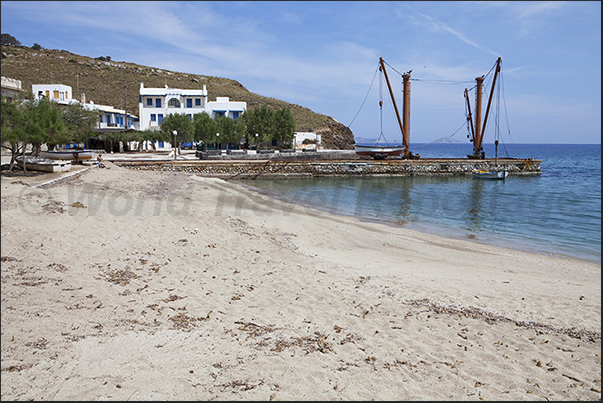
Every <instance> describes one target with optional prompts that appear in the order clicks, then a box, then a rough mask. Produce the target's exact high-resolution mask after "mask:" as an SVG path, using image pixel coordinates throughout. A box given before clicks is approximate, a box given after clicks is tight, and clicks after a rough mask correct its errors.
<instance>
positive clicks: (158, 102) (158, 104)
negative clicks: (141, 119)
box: [155, 98, 161, 108]
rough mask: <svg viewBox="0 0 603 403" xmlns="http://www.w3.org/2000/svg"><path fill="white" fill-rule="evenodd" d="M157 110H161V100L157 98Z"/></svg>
mask: <svg viewBox="0 0 603 403" xmlns="http://www.w3.org/2000/svg"><path fill="white" fill-rule="evenodd" d="M155 108H161V98H155Z"/></svg>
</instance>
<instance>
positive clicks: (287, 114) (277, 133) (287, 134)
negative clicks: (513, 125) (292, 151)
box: [274, 108, 296, 148]
mask: <svg viewBox="0 0 603 403" xmlns="http://www.w3.org/2000/svg"><path fill="white" fill-rule="evenodd" d="M295 126H296V125H295V119H294V118H293V115H291V111H290V110H289V108H282V109H280V110H277V111H275V112H274V127H275V129H274V140H276V141H277V142H280V143H281V144H283V146H286V147H287V148H289V147H291V146H292V144H293V139H294V138H295Z"/></svg>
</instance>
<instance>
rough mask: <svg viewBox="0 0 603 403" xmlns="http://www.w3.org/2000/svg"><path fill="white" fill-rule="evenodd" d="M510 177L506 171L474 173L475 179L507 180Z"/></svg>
mask: <svg viewBox="0 0 603 403" xmlns="http://www.w3.org/2000/svg"><path fill="white" fill-rule="evenodd" d="M508 175H509V172H507V171H506V170H504V171H485V170H481V169H480V170H477V171H474V172H473V178H474V179H505V178H506V177H507V176H508Z"/></svg>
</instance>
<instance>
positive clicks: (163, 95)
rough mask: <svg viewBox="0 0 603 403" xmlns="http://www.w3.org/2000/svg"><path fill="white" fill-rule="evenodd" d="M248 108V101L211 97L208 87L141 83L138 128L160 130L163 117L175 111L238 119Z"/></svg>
mask: <svg viewBox="0 0 603 403" xmlns="http://www.w3.org/2000/svg"><path fill="white" fill-rule="evenodd" d="M246 110H247V102H240V101H230V99H229V98H228V97H217V98H216V100H215V101H208V96H207V88H206V86H205V85H203V89H193V90H185V89H179V88H169V87H168V86H167V85H166V86H165V88H145V86H144V83H140V95H139V98H138V115H139V119H140V126H139V130H143V131H144V130H147V129H151V130H159V128H160V126H161V123H162V122H163V119H164V118H165V117H166V116H167V115H171V114H172V113H180V114H183V115H187V116H188V117H189V118H190V119H191V120H192V119H193V116H194V115H195V114H197V113H203V112H204V113H207V114H209V115H210V116H211V117H212V118H216V117H217V116H226V117H229V118H231V119H236V118H238V117H239V116H241V114H242V113H243V112H245V111H246Z"/></svg>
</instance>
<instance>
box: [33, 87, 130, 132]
mask: <svg viewBox="0 0 603 403" xmlns="http://www.w3.org/2000/svg"><path fill="white" fill-rule="evenodd" d="M31 91H32V93H33V97H34V100H36V101H38V100H40V99H48V100H51V101H54V102H57V103H59V104H62V105H68V104H80V105H82V107H84V109H87V110H91V111H99V112H100V118H99V122H98V123H97V125H96V129H97V131H100V132H109V131H120V130H123V129H124V128H132V129H136V130H137V129H138V117H137V116H136V115H133V114H131V113H128V118H127V127H125V126H126V123H125V119H124V118H125V116H126V113H125V111H124V110H123V109H116V108H114V107H112V106H108V105H97V104H95V103H94V102H92V101H90V102H88V103H86V96H85V94H82V101H81V102H80V101H78V100H77V99H73V95H72V89H71V86H69V85H64V84H33V85H32V86H31Z"/></svg>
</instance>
